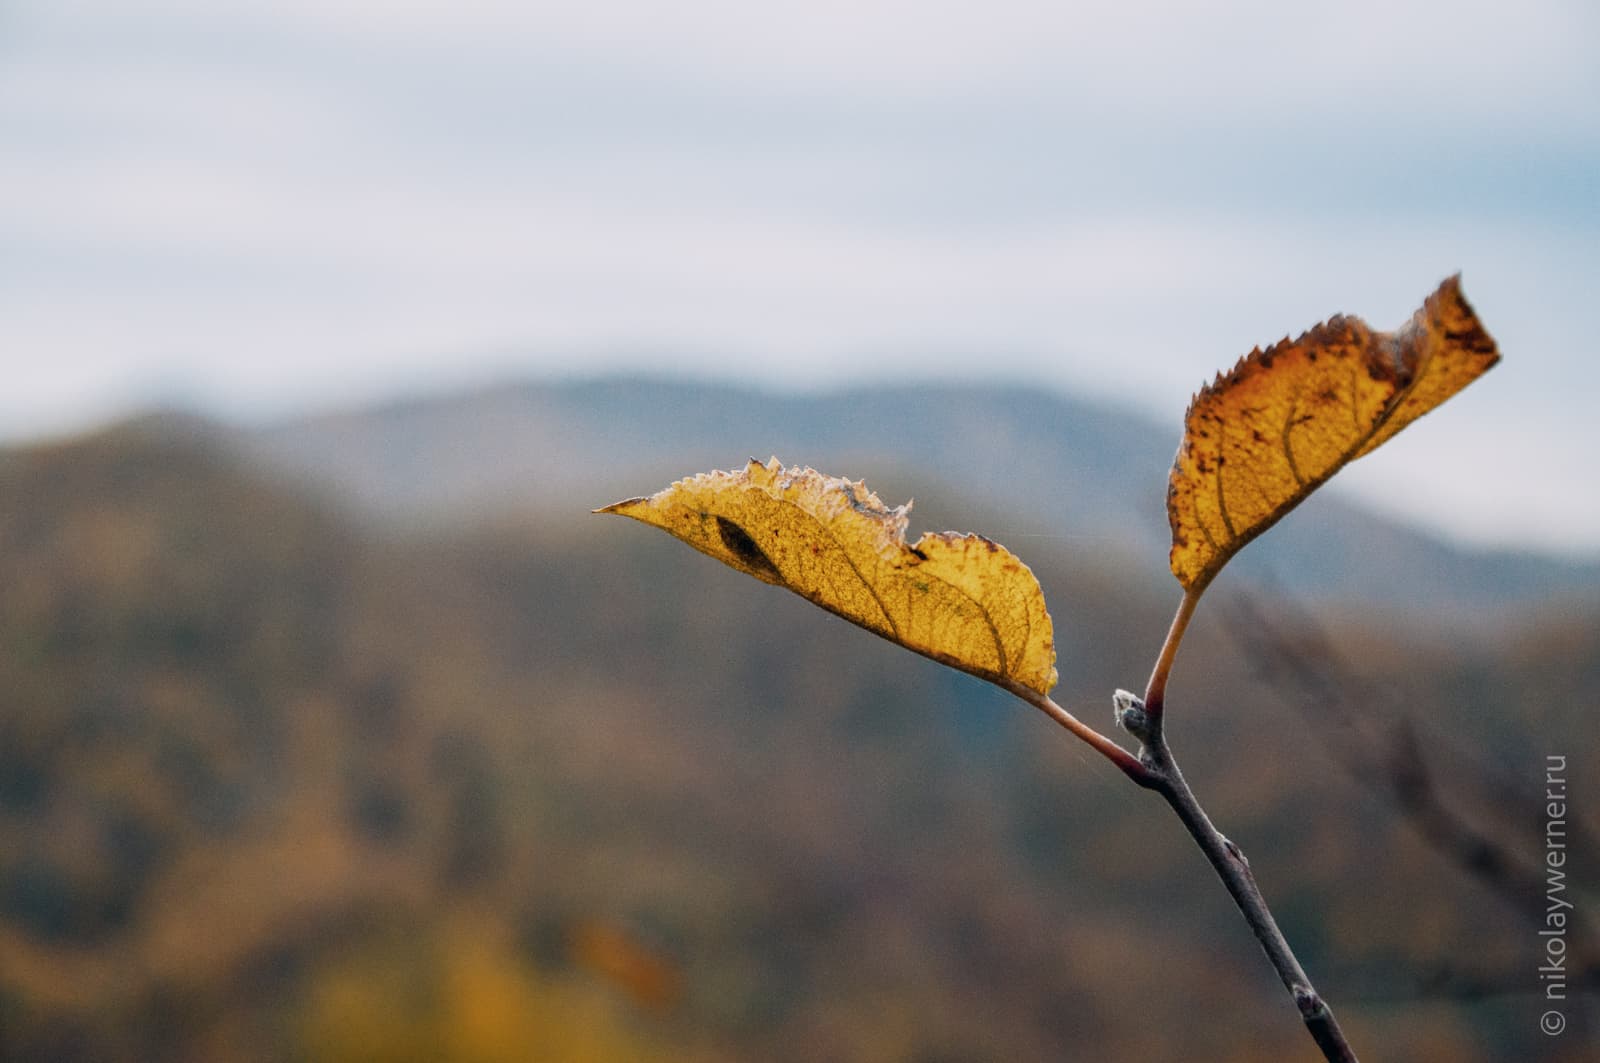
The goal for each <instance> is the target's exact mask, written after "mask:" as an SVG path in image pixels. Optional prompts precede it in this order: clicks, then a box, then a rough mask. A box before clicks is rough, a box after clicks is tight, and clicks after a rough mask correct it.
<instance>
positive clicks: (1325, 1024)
mask: <svg viewBox="0 0 1600 1063" xmlns="http://www.w3.org/2000/svg"><path fill="white" fill-rule="evenodd" d="M1195 597H1198V596H1186V597H1185V599H1184V602H1185V606H1184V607H1182V608H1180V609H1179V617H1180V619H1179V620H1178V621H1174V624H1173V627H1174V629H1175V630H1177V631H1178V635H1177V638H1173V637H1171V636H1169V637H1168V643H1169V645H1172V646H1174V647H1175V646H1176V644H1177V640H1178V639H1181V638H1182V630H1181V628H1182V624H1184V623H1187V614H1190V613H1193V611H1194V604H1193V599H1194V598H1195ZM1163 655H1164V656H1166V657H1167V663H1168V665H1169V666H1170V664H1171V659H1170V655H1166V653H1165V650H1163ZM1007 689H1009V690H1010V691H1011V692H1012V693H1013V694H1015V695H1017V697H1019V698H1021V699H1022V700H1024V701H1026V702H1027V703H1028V704H1030V705H1032V706H1034V707H1035V708H1037V709H1039V711H1041V712H1043V713H1044V714H1045V715H1047V716H1049V717H1050V718H1051V719H1053V720H1055V721H1056V722H1057V723H1059V724H1060V725H1061V726H1062V727H1065V728H1066V729H1067V730H1068V731H1070V732H1072V734H1073V735H1074V736H1075V737H1076V738H1078V739H1081V740H1082V741H1084V742H1086V743H1088V745H1090V746H1091V747H1093V748H1094V750H1095V751H1096V752H1098V753H1100V754H1101V755H1102V756H1104V757H1105V758H1106V759H1107V760H1109V761H1111V763H1113V764H1115V765H1116V766H1117V767H1118V768H1121V769H1122V772H1123V774H1125V775H1127V776H1128V778H1130V779H1132V780H1133V781H1134V782H1136V783H1138V784H1139V785H1140V786H1142V787H1144V788H1145V789H1148V790H1155V791H1156V792H1157V793H1159V794H1160V795H1161V796H1162V797H1164V798H1166V800H1167V804H1169V805H1171V806H1172V810H1173V811H1174V812H1176V813H1177V814H1178V819H1179V820H1181V821H1182V822H1183V825H1184V827H1185V828H1186V829H1187V830H1188V831H1189V836H1190V837H1191V838H1193V839H1194V840H1195V844H1196V845H1198V846H1199V847H1200V851H1201V852H1203V853H1205V854H1206V859H1207V860H1209V861H1210V862H1211V866H1212V868H1213V869H1214V870H1215V871H1216V873H1217V877H1218V878H1220V879H1222V884H1223V885H1224V886H1225V887H1226V888H1227V890H1228V895H1229V896H1230V897H1232V898H1233V903H1234V904H1235V905H1237V906H1238V908H1239V911H1240V913H1241V914H1242V915H1243V916H1244V919H1245V922H1246V923H1248V924H1249V925H1250V929H1251V930H1252V931H1253V932H1254V933H1255V936H1256V940H1257V941H1259V942H1260V943H1261V948H1262V951H1264V952H1265V953H1266V954H1267V959H1268V960H1270V961H1271V962H1272V966H1273V968H1274V969H1275V970H1276V971H1277V972H1278V977H1279V978H1281V979H1282V980H1283V984H1284V987H1285V988H1287V989H1288V990H1289V995H1290V996H1292V997H1293V998H1294V1002H1295V1007H1296V1008H1297V1009H1298V1010H1299V1012H1300V1017H1301V1019H1302V1020H1303V1021H1304V1022H1305V1024H1306V1029H1307V1030H1308V1031H1310V1033H1311V1037H1312V1039H1313V1040H1314V1041H1316V1043H1317V1047H1319V1048H1321V1049H1322V1054H1323V1055H1324V1056H1325V1057H1326V1058H1327V1059H1328V1060H1329V1063H1357V1061H1356V1054H1355V1052H1354V1051H1353V1050H1352V1049H1351V1048H1350V1042H1349V1041H1347V1040H1346V1039H1345V1036H1344V1031H1343V1030H1341V1029H1340V1028H1339V1022H1338V1020H1337V1019H1335V1018H1334V1017H1333V1009H1331V1008H1330V1007H1328V1005H1327V1002H1325V1001H1324V1000H1323V999H1322V997H1321V996H1320V995H1318V993H1317V991H1316V988H1315V987H1313V986H1312V984H1311V979H1310V978H1309V977H1307V976H1306V972H1305V969H1304V968H1303V967H1301V966H1300V961H1299V960H1298V959H1296V958H1295V955H1294V951H1293V950H1292V949H1291V948H1289V942H1288V940H1287V939H1286V938H1285V937H1284V936H1283V931H1281V930H1279V929H1278V924H1277V922H1276V921H1275V920H1274V919H1273V918H1272V912H1271V910H1270V909H1268V907H1267V902H1266V901H1265V900H1264V899H1263V898H1262V896H1261V890H1260V889H1259V888H1258V887H1257V886H1256V880H1255V876H1254V875H1253V874H1251V872H1250V863H1249V861H1247V860H1246V859H1245V858H1244V853H1242V852H1240V850H1239V847H1238V846H1237V845H1235V844H1233V843H1232V842H1231V841H1229V840H1228V839H1227V838H1225V837H1223V836H1222V833H1221V832H1220V831H1218V830H1217V828H1216V827H1215V826H1214V825H1213V824H1212V822H1211V819H1210V817H1208V816H1207V815H1206V813H1205V809H1203V808H1201V807H1200V802H1199V801H1198V800H1197V799H1196V798H1195V796H1194V791H1193V790H1191V789H1189V783H1188V782H1187V781H1186V780H1185V779H1184V777H1183V772H1182V771H1180V770H1179V769H1178V762H1177V760H1176V759H1174V758H1173V756H1172V750H1171V748H1170V747H1169V746H1168V745H1167V740H1166V736H1165V734H1164V733H1163V730H1162V727H1161V720H1160V718H1159V717H1151V716H1150V715H1149V713H1148V712H1146V711H1144V706H1143V705H1142V704H1140V703H1139V699H1138V698H1135V697H1134V696H1133V695H1131V694H1127V693H1125V692H1123V691H1118V693H1117V702H1118V711H1117V722H1118V723H1119V724H1121V725H1122V726H1123V727H1124V728H1125V729H1126V730H1127V731H1128V732H1129V733H1130V734H1132V735H1133V736H1134V737H1135V738H1138V739H1139V740H1140V741H1141V742H1143V743H1144V745H1143V748H1142V749H1141V750H1140V752H1139V755H1138V756H1134V755H1133V754H1132V753H1129V752H1128V751H1127V750H1126V749H1124V748H1122V746H1120V745H1118V744H1117V743H1116V742H1114V741H1113V740H1112V739H1110V738H1109V737H1107V736H1106V735H1103V734H1101V733H1100V732H1099V731H1096V730H1095V729H1094V728H1093V727H1090V726H1089V725H1088V724H1086V723H1084V722H1083V721H1082V720H1080V719H1078V718H1077V717H1076V716H1074V715H1072V713H1070V712H1068V711H1067V710H1066V709H1063V708H1062V707H1061V706H1060V705H1057V704H1056V703H1055V702H1054V701H1053V700H1051V699H1050V697H1049V695H1046V694H1041V693H1039V692H1038V691H1037V690H1033V689H1031V688H1029V687H1025V686H1021V685H1020V684H1007Z"/></svg>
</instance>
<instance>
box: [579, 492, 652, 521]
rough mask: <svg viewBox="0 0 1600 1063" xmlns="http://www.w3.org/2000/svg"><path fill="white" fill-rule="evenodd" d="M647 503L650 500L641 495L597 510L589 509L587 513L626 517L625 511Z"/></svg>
mask: <svg viewBox="0 0 1600 1063" xmlns="http://www.w3.org/2000/svg"><path fill="white" fill-rule="evenodd" d="M648 501H650V500H649V499H648V498H646V497H644V496H643V495H635V496H634V497H633V498H624V499H623V500H622V501H621V502H613V503H611V504H610V505H609V506H601V507H600V508H599V509H591V510H590V511H589V512H590V513H620V514H622V515H623V516H627V511H628V510H630V509H632V508H633V507H635V506H639V505H643V504H644V503H646V502H648Z"/></svg>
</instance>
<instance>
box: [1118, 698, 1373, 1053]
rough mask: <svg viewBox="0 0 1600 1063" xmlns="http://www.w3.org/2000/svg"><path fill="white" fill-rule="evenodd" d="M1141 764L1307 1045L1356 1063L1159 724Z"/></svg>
mask: <svg viewBox="0 0 1600 1063" xmlns="http://www.w3.org/2000/svg"><path fill="white" fill-rule="evenodd" d="M1141 759H1142V760H1143V761H1144V762H1145V765H1146V766H1147V767H1148V768H1150V769H1152V774H1153V775H1154V776H1155V777H1156V780H1157V782H1156V784H1155V785H1154V786H1153V787H1152V788H1153V789H1155V790H1156V791H1157V792H1158V793H1160V794H1161V796H1162V797H1164V798H1166V799H1167V804H1169V805H1171V806H1172V810H1173V811H1174V812H1176V813H1177V814H1178V818H1179V819H1180V820H1182V821H1183V825H1184V827H1185V828H1187V829H1188V831H1189V836H1190V837H1191V838H1193V839H1194V840H1195V844H1196V845H1198V846H1200V851H1201V852H1203V853H1205V854H1206V859H1207V860H1209V861H1210V862H1211V867H1212V869H1213V870H1214V871H1216V873H1217V877H1218V878H1220V879H1222V884H1223V885H1224V886H1225V887H1226V888H1227V890H1228V895H1229V896H1230V897H1232V898H1233V903H1234V904H1235V905H1237V906H1238V909H1239V912H1240V914H1242V915H1243V916H1244V919H1245V922H1246V923H1248V924H1250V929H1251V930H1252V931H1253V932H1254V933H1255V936H1256V940H1257V941H1258V942H1260V943H1261V949H1262V951H1263V952H1265V953H1266V954H1267V959H1268V960H1269V961H1271V963H1272V967H1273V969H1274V970H1276V971H1277V972H1278V977H1279V978H1280V979H1281V980H1282V981H1283V985H1284V988H1285V989H1287V990H1288V991H1289V995H1290V996H1291V997H1293V998H1294V1003H1295V1007H1296V1008H1297V1009H1298V1010H1299V1012H1300V1018H1301V1019H1302V1020H1303V1021H1304V1022H1305V1024H1306V1029H1307V1031H1309V1032H1310V1034H1311V1038H1312V1040H1314V1041H1315V1042H1316V1043H1317V1047H1318V1048H1320V1049H1322V1054H1323V1056H1324V1057H1325V1058H1326V1059H1328V1060H1329V1063H1356V1054H1355V1051H1354V1050H1353V1049H1352V1048H1351V1047H1350V1042H1349V1041H1348V1040H1346V1038H1345V1035H1344V1031H1343V1030H1342V1029H1340V1027H1339V1020H1337V1019H1336V1018H1334V1015H1333V1009H1332V1008H1330V1007H1329V1006H1328V1004H1327V1002H1326V1001H1325V1000H1323V999H1322V997H1321V995H1320V994H1319V993H1318V992H1317V991H1316V988H1315V987H1314V986H1313V985H1312V984H1311V979H1310V978H1309V977H1308V976H1307V975H1306V972H1305V968H1303V967H1301V966H1300V961H1299V960H1298V959H1296V958H1295V954H1294V950H1293V949H1291V948H1290V947H1289V942H1288V939H1287V938H1285V937H1284V936H1283V931H1282V930H1280V929H1278V924H1277V921H1276V920H1274V919H1273V918H1272V911H1271V909H1269V908H1268V907H1267V902H1266V900H1265V899H1264V898H1263V897H1262V896H1261V890H1260V888H1259V887H1257V886H1256V879H1255V875H1254V874H1252V873H1251V871H1250V862H1249V861H1248V860H1246V859H1245V856H1244V853H1243V852H1241V851H1240V849H1239V847H1238V846H1237V845H1235V844H1234V843H1233V842H1231V841H1229V840H1228V839H1227V838H1225V837H1224V836H1223V835H1222V832H1221V831H1219V830H1217V828H1216V827H1215V825H1213V824H1212V822H1211V819H1210V817H1208V816H1207V815H1206V813H1205V809H1203V808H1201V807H1200V802H1199V801H1198V800H1197V799H1196V798H1195V796H1194V791H1193V790H1191V789H1189V783H1188V782H1187V781H1186V780H1185V779H1184V777H1183V772H1182V771H1180V770H1179V768H1178V762H1177V761H1176V760H1175V759H1173V756H1172V751H1171V749H1170V748H1169V747H1168V746H1167V741H1166V737H1165V736H1164V735H1163V734H1162V732H1161V728H1160V725H1159V723H1158V724H1157V725H1156V727H1155V728H1154V731H1153V733H1151V734H1150V735H1149V738H1148V739H1147V741H1146V742H1145V747H1144V753H1143V756H1142V757H1141Z"/></svg>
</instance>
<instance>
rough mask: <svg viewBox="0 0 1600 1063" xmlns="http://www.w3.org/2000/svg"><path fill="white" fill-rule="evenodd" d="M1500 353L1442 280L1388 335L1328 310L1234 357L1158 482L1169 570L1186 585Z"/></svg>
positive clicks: (1199, 399)
mask: <svg viewBox="0 0 1600 1063" xmlns="http://www.w3.org/2000/svg"><path fill="white" fill-rule="evenodd" d="M1499 360H1500V355H1499V353H1498V352H1497V351H1496V350H1495V344H1494V340H1493V339H1491V338H1490V336H1489V334H1488V333H1487V332H1485V331H1484V330H1483V326H1482V325H1481V324H1479V322H1478V318H1477V316H1476V315H1475V314H1474V313H1473V312H1472V307H1470V306H1468V305H1467V301H1466V299H1465V298H1464V297H1463V296H1462V295H1461V285H1460V279H1459V278H1458V277H1451V278H1450V279H1449V280H1446V281H1445V282H1444V283H1443V284H1441V285H1440V286H1439V289H1438V291H1436V292H1434V293H1433V294H1432V295H1431V296H1429V297H1428V300H1427V302H1425V303H1424V304H1423V306H1422V309H1421V310H1419V311H1417V313H1416V314H1415V315H1414V316H1413V317H1412V319H1411V321H1410V322H1408V323H1407V324H1406V325H1405V326H1404V327H1402V328H1401V329H1399V330H1398V331H1396V332H1392V333H1391V332H1374V331H1372V330H1371V329H1370V328H1368V327H1367V325H1366V323H1365V322H1363V321H1362V320H1361V319H1360V318H1354V317H1343V316H1340V317H1334V318H1331V319H1330V320H1329V321H1327V322H1326V323H1325V324H1321V325H1318V326H1317V327H1316V328H1314V329H1312V330H1311V331H1310V332H1307V333H1306V334H1305V335H1303V336H1301V337H1300V338H1299V339H1296V340H1289V339H1284V340H1283V341H1282V342H1280V343H1278V344H1276V345H1275V346H1273V347H1270V348H1268V349H1267V350H1265V351H1263V350H1261V349H1259V348H1257V349H1256V350H1254V351H1251V352H1250V354H1248V355H1247V356H1245V357H1244V358H1241V359H1240V360H1239V363H1238V364H1237V365H1236V366H1234V367H1233V369H1232V370H1231V371H1230V372H1228V373H1227V374H1219V375H1218V376H1217V379H1216V381H1215V382H1214V383H1212V384H1211V385H1210V386H1209V387H1206V388H1203V389H1202V390H1201V391H1200V393H1199V394H1198V395H1196V396H1195V398H1194V401H1193V402H1191V403H1190V405H1189V411H1188V413H1187V414H1186V415H1185V424H1184V437H1183V445H1182V446H1181V447H1180V448H1179V449H1178V456H1177V458H1176V460H1174V462H1173V464H1172V475H1171V478H1170V479H1169V480H1168V484H1167V517H1168V520H1169V522H1170V523H1171V525H1172V559H1171V560H1172V573H1173V575H1175V576H1177V577H1178V581H1179V582H1180V583H1182V584H1183V586H1184V588H1185V589H1186V590H1189V591H1190V592H1191V593H1192V592H1195V591H1197V590H1198V589H1200V588H1203V587H1204V586H1205V585H1206V584H1207V583H1209V582H1211V579H1212V577H1214V576H1215V575H1216V574H1217V572H1218V571H1220V570H1221V568H1222V566H1223V565H1225V564H1227V562H1228V559H1229V558H1231V557H1232V556H1233V555H1234V554H1235V553H1237V552H1238V551H1239V550H1240V548H1241V547H1243V546H1244V545H1245V544H1246V543H1248V542H1249V541H1250V540H1251V539H1254V538H1255V537H1256V536H1257V535H1260V534H1261V533H1262V532H1264V531H1266V530H1267V529H1268V528H1269V527H1271V526H1272V525H1273V524H1274V523H1276V522H1277V520H1278V519H1279V518H1280V517H1282V516H1283V515H1284V514H1285V513H1287V512H1289V510H1291V509H1293V508H1294V507H1295V506H1296V505H1298V504H1299V503H1300V500H1301V499H1303V498H1305V497H1306V496H1307V495H1309V494H1310V493H1311V492H1312V491H1314V490H1315V489H1316V488H1317V487H1319V486H1320V485H1321V484H1322V483H1323V482H1324V481H1325V480H1327V479H1328V478H1329V477H1330V476H1332V475H1333V474H1334V473H1336V472H1338V471H1339V470H1340V469H1341V468H1343V467H1344V465H1345V464H1346V463H1347V462H1350V461H1353V460H1354V459H1356V458H1358V457H1360V456H1362V455H1363V454H1366V453H1368V452H1369V451H1371V450H1372V449H1373V448H1375V447H1377V446H1379V445H1380V444H1382V443H1384V442H1385V441H1387V440H1388V439H1389V438H1390V437H1391V436H1393V435H1394V434H1395V433H1396V432H1398V431H1400V430H1401V429H1402V428H1404V427H1405V426H1406V425H1408V424H1410V423H1411V422H1412V421H1414V420H1416V419H1417V418H1418V417H1421V416H1422V415H1423V414H1425V413H1427V412H1428V411H1429V410H1431V409H1433V408H1434V407H1435V406H1438V405H1439V404H1440V403H1442V402H1444V401H1445V400H1446V399H1448V398H1449V397H1450V396H1452V395H1454V394H1455V393H1456V392H1457V391H1460V390H1461V389H1462V388H1464V387H1466V386H1467V385H1468V384H1470V383H1471V382H1472V381H1473V380H1475V379H1476V378H1477V377H1478V376H1480V375H1481V374H1482V373H1484V372H1485V371H1487V370H1488V369H1489V367H1490V366H1492V365H1494V364H1495V362H1497V361H1499Z"/></svg>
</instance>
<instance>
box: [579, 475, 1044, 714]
mask: <svg viewBox="0 0 1600 1063" xmlns="http://www.w3.org/2000/svg"><path fill="white" fill-rule="evenodd" d="M910 508H911V507H910V504H909V503H907V504H906V505H904V506H898V507H896V508H894V509H889V508H887V507H886V506H884V504H883V503H882V502H881V501H879V499H878V496H877V495H875V494H873V493H872V492H871V491H869V490H867V488H866V485H865V484H862V483H860V482H858V481H850V480H842V479H836V478H833V477H828V476H823V475H822V474H821V473H819V472H817V471H816V470H814V469H800V468H790V469H785V468H784V467H783V466H782V465H781V464H780V463H779V461H778V459H777V458H773V459H772V460H771V461H770V462H768V463H767V464H766V465H763V464H761V463H760V462H758V461H755V460H754V459H752V460H751V462H750V464H749V465H748V466H747V467H746V468H745V469H744V470H743V471H741V472H737V473H732V472H709V473H702V474H700V475H699V476H693V477H690V478H688V479H685V480H679V481H678V482H677V483H675V484H673V485H672V486H671V487H668V488H667V489H666V490H664V491H661V492H659V493H657V494H655V495H653V496H651V497H650V498H631V499H628V500H626V501H623V502H618V503H616V504H615V505H610V506H607V507H605V508H604V509H600V510H596V511H595V512H597V513H620V514H622V515H623V516H626V517H632V518H634V519H635V520H640V521H643V522H644V523H646V524H653V525H655V526H656V527H658V528H662V529H664V530H665V531H667V532H669V533H671V534H672V535H674V536H676V537H677V538H679V539H682V540H683V541H684V542H686V543H688V544H689V545H690V546H692V547H694V548H695V549H696V550H699V551H701V552H702V553H706V554H710V555H711V556H712V557H714V558H716V559H717V560H718V561H721V562H723V563H724V564H727V565H731V566H732V567H734V568H736V569H738V570H739V571H741V572H745V573H748V574H750V575H752V576H754V577H756V578H757V579H759V580H764V581H765V582H767V583H772V584H776V585H777V586H779V587H787V588H788V589H789V590H791V591H794V592H795V593H796V594H798V595H800V596H801V597H802V598H806V599H808V600H810V601H811V602H813V603H815V604H817V605H820V606H821V607H822V608H824V609H827V610H829V611H830V612H834V613H837V614H839V615H840V616H842V617H844V618H845V619H846V620H849V621H851V622H853V623H856V624H860V625H861V626H862V627H864V628H866V629H867V630H869V631H872V632H874V633H875V634H878V635H882V636H883V637H884V638H886V639H889V640H890V641H891V642H898V643H899V644H900V645H902V646H904V647H906V648H907V649H910V650H915V651H916V652H918V653H920V654H923V655H924V656H927V657H932V658H933V659H934V660H936V661H942V662H944V663H945V664H948V665H951V666H953V667H956V668H959V669H961V670H962V671H965V672H971V673H972V674H973V675H976V676H979V677H981V678H984V679H988V680H990V681H991V682H995V683H998V684H1000V685H1001V686H1013V685H1020V686H1024V687H1028V688H1031V689H1033V690H1036V691H1038V692H1039V693H1041V694H1047V693H1049V692H1050V689H1051V688H1052V687H1054V686H1055V683H1056V669H1055V659H1056V654H1055V643H1054V641H1053V636H1052V631H1051V626H1050V614H1049V613H1048V612H1047V611H1046V610H1045V605H1044V593H1043V592H1042V591H1041V590H1040V589H1039V582H1038V580H1036V579H1034V576H1033V573H1032V572H1031V571H1029V569H1028V566H1027V565H1024V564H1023V563H1022V562H1021V561H1019V560H1018V559H1017V558H1016V557H1015V556H1014V555H1013V554H1012V553H1011V552H1010V551H1008V550H1007V549H1006V548H1005V547H1003V546H1000V545H998V544H996V543H993V542H990V541H989V540H988V539H985V538H984V537H983V536H981V535H958V534H956V533H954V532H942V533H935V532H929V533H928V534H926V535H924V536H922V538H920V539H918V540H917V542H916V544H915V545H914V546H907V545H906V541H905V532H906V513H907V512H908V511H909V509H910Z"/></svg>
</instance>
